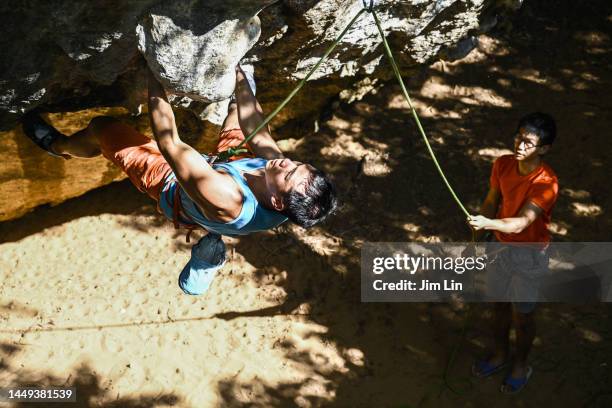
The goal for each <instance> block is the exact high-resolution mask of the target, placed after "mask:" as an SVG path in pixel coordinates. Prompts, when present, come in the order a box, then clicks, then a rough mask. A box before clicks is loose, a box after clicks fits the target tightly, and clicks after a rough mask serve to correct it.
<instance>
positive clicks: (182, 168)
mask: <svg viewBox="0 0 612 408" xmlns="http://www.w3.org/2000/svg"><path fill="white" fill-rule="evenodd" d="M148 82H149V96H148V105H149V119H150V121H151V128H152V130H153V135H155V140H156V141H157V145H158V146H159V150H160V151H161V153H162V155H163V156H164V158H165V159H166V161H167V162H168V164H169V165H170V167H172V170H173V171H174V174H175V175H176V178H177V180H178V182H179V183H180V185H181V187H183V189H184V190H185V192H186V193H187V194H188V195H189V197H191V199H192V200H193V201H195V202H196V203H197V204H198V206H199V207H200V208H201V209H202V210H203V211H204V215H206V216H207V217H208V218H209V219H211V220H215V221H230V220H232V219H233V218H235V217H236V215H237V213H236V205H237V206H238V212H239V211H240V209H241V207H242V195H241V194H240V192H239V191H238V190H237V188H235V187H234V188H232V187H233V186H232V185H230V184H228V183H226V182H224V181H225V180H224V179H222V176H221V175H220V174H219V172H217V171H215V170H214V169H213V168H212V167H211V166H210V165H209V164H208V162H207V161H206V159H205V158H204V157H202V155H201V154H200V153H198V152H197V151H196V150H195V149H194V148H192V147H191V146H189V145H188V144H187V143H184V142H183V141H182V140H181V139H180V137H179V134H178V130H177V128H176V121H175V119H174V113H173V112H172V107H171V106H170V103H169V102H168V98H167V97H166V92H165V91H164V88H163V87H162V86H161V84H160V83H159V81H158V80H157V78H155V76H154V75H153V73H152V72H151V71H149V74H148Z"/></svg>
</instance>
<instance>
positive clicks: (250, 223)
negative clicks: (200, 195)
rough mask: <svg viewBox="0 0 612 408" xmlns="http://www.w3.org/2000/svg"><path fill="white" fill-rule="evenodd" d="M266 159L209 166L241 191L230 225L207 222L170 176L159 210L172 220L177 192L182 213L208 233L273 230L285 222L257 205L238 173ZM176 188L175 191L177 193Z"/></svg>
mask: <svg viewBox="0 0 612 408" xmlns="http://www.w3.org/2000/svg"><path fill="white" fill-rule="evenodd" d="M266 163H267V160H265V159H261V158H254V159H241V160H235V161H232V162H229V163H218V164H213V168H214V169H223V170H225V171H226V172H227V173H228V174H229V175H231V176H232V177H233V179H234V180H235V181H236V183H237V184H238V185H239V186H240V189H241V190H242V196H243V201H242V210H241V211H240V214H239V215H238V217H236V218H235V219H233V220H232V221H230V222H225V223H224V222H217V221H210V220H209V219H207V218H206V217H205V216H204V214H202V213H201V212H200V210H199V209H198V207H197V206H196V205H195V203H194V202H193V201H192V200H191V198H189V196H188V195H187V193H185V191H183V189H182V188H181V186H180V185H179V183H178V181H177V180H176V176H175V175H174V173H171V174H170V175H169V176H168V177H167V178H166V181H165V183H164V187H163V189H162V192H161V194H160V197H159V207H160V209H161V210H162V212H163V213H164V215H165V216H166V217H168V218H169V219H170V220H172V201H171V200H172V197H174V194H175V193H176V192H178V194H179V196H180V199H181V204H182V207H183V212H184V213H185V214H186V215H187V216H189V217H190V218H191V220H192V221H193V222H195V223H197V224H198V225H200V226H202V227H203V228H205V229H207V230H208V231H212V232H216V233H217V234H221V235H230V236H231V235H246V234H250V233H251V232H257V231H265V230H268V229H271V228H274V227H276V226H278V225H280V224H282V223H283V222H285V221H286V220H287V217H285V216H284V215H283V214H281V213H279V212H278V211H273V210H268V209H267V208H264V207H263V206H262V205H260V204H259V203H258V202H257V199H256V198H255V195H254V194H253V192H252V191H251V189H250V188H249V186H248V185H247V183H246V181H245V179H244V178H243V177H242V175H241V174H240V172H250V171H254V170H257V169H260V168H262V167H264V166H265V165H266ZM177 189H178V190H177Z"/></svg>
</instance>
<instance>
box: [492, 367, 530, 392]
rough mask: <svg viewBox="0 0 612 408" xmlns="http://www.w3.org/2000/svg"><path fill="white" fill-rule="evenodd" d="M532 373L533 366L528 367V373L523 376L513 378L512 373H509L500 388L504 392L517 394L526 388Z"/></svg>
mask: <svg viewBox="0 0 612 408" xmlns="http://www.w3.org/2000/svg"><path fill="white" fill-rule="evenodd" d="M531 374H533V369H532V368H531V367H527V374H526V375H525V377H523V378H513V377H512V375H511V374H508V376H507V377H506V379H505V380H504V383H503V384H502V385H501V388H500V389H499V390H500V391H501V392H503V393H504V394H516V393H518V392H520V391H521V390H522V389H523V388H525V386H526V385H527V382H528V381H529V378H530V377H531Z"/></svg>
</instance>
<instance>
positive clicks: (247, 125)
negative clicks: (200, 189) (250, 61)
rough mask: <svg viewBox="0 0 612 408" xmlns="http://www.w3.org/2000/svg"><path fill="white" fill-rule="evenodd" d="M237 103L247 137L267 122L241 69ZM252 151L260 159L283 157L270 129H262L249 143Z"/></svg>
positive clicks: (237, 71) (241, 126)
mask: <svg viewBox="0 0 612 408" xmlns="http://www.w3.org/2000/svg"><path fill="white" fill-rule="evenodd" d="M235 94H236V103H237V104H238V122H239V123H240V128H241V129H242V132H243V133H244V135H245V136H248V135H250V134H251V133H252V132H253V131H254V130H255V129H257V127H258V126H259V125H260V123H262V122H263V121H264V120H265V117H264V114H263V110H262V108H261V105H259V102H258V101H257V99H256V98H255V95H253V92H252V91H251V88H250V86H249V83H248V81H247V79H246V78H245V76H244V73H243V72H242V70H241V69H239V68H238V69H236V89H235ZM249 147H250V148H251V150H252V151H253V152H254V153H255V154H256V155H257V156H260V157H264V158H277V157H279V155H282V153H281V152H280V149H279V148H278V145H277V144H276V141H274V139H273V138H272V136H271V135H270V132H269V131H268V127H267V126H266V127H264V128H263V129H260V130H259V131H258V132H257V134H256V135H255V136H253V138H252V139H251V140H250V141H249Z"/></svg>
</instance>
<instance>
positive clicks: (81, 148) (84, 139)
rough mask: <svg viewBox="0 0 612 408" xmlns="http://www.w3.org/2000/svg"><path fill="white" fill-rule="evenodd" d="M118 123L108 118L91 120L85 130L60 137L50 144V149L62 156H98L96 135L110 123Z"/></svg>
mask: <svg viewBox="0 0 612 408" xmlns="http://www.w3.org/2000/svg"><path fill="white" fill-rule="evenodd" d="M116 122H118V121H117V120H116V119H114V118H111V117H108V116H98V117H95V118H93V119H92V120H91V121H90V122H89V125H87V127H86V128H85V129H82V130H80V131H78V132H76V133H75V134H73V135H72V136H64V135H62V136H60V137H58V138H57V139H56V140H55V141H54V142H53V143H52V144H51V149H52V150H53V152H55V153H57V154H61V155H63V156H66V155H67V156H71V157H79V158H84V159H88V158H93V157H97V156H99V155H100V154H101V153H102V151H101V150H100V141H99V140H98V137H97V135H98V134H99V133H100V132H101V131H102V129H103V128H104V127H106V126H108V125H110V124H112V123H116Z"/></svg>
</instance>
